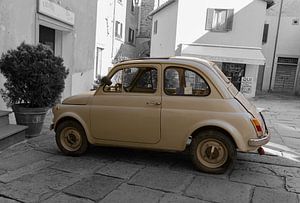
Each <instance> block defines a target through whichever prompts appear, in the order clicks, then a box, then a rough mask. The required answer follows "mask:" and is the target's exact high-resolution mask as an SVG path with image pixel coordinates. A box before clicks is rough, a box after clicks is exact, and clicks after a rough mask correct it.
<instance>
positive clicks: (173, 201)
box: [159, 193, 207, 203]
mask: <svg viewBox="0 0 300 203" xmlns="http://www.w3.org/2000/svg"><path fill="white" fill-rule="evenodd" d="M206 202H207V201H204V200H199V199H196V198H191V197H186V196H182V195H178V194H173V193H168V194H165V195H164V197H163V198H162V199H161V200H160V201H159V203H206Z"/></svg>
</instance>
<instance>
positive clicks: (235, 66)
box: [222, 63, 246, 90]
mask: <svg viewBox="0 0 300 203" xmlns="http://www.w3.org/2000/svg"><path fill="white" fill-rule="evenodd" d="M245 69H246V64H240V63H222V71H223V73H224V74H225V75H226V76H227V77H228V79H229V80H230V81H231V82H232V84H233V85H234V86H235V87H236V88H237V89H238V90H240V88H241V80H242V77H244V76H245Z"/></svg>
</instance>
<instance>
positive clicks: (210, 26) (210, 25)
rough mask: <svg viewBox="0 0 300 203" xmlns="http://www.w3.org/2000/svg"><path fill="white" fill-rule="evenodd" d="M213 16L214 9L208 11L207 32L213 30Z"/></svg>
mask: <svg viewBox="0 0 300 203" xmlns="http://www.w3.org/2000/svg"><path fill="white" fill-rule="evenodd" d="M213 15H214V9H213V8H208V9H207V11H206V23H205V30H212V22H213Z"/></svg>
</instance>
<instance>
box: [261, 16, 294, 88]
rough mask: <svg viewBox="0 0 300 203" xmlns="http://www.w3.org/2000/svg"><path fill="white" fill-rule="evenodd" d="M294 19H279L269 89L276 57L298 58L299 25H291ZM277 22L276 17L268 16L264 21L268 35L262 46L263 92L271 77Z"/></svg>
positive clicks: (267, 86) (283, 17)
mask: <svg viewBox="0 0 300 203" xmlns="http://www.w3.org/2000/svg"><path fill="white" fill-rule="evenodd" d="M299 16H300V14H299ZM299 16H298V18H299ZM294 18H296V17H289V16H282V18H281V23H280V29H279V34H278V43H277V52H276V54H275V63H274V69H273V80H272V85H271V88H272V87H273V85H274V82H275V74H276V67H277V64H276V61H277V57H278V56H286V57H300V25H292V19H294ZM277 20H278V17H276V16H268V17H267V20H266V23H268V24H269V33H268V41H267V43H266V44H264V45H263V53H264V55H265V57H266V66H265V72H264V82H263V90H265V91H266V90H268V89H269V82H270V75H271V69H272V62H273V54H274V47H275V36H276V29H277Z"/></svg>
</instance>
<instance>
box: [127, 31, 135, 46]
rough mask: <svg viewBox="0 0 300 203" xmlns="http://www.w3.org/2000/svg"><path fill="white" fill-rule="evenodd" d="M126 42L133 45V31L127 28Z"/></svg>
mask: <svg viewBox="0 0 300 203" xmlns="http://www.w3.org/2000/svg"><path fill="white" fill-rule="evenodd" d="M128 42H129V43H131V44H133V43H134V30H133V29H131V28H129V33H128Z"/></svg>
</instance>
